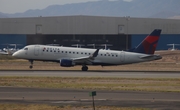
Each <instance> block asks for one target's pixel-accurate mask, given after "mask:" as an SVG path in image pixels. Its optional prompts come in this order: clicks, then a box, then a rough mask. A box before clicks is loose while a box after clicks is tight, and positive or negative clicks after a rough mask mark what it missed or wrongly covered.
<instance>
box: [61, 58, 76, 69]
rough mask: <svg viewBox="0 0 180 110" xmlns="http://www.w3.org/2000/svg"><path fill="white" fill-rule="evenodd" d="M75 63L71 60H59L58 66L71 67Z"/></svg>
mask: <svg viewBox="0 0 180 110" xmlns="http://www.w3.org/2000/svg"><path fill="white" fill-rule="evenodd" d="M74 65H75V63H74V62H73V61H72V60H71V59H62V60H60V66H62V67H72V66H74Z"/></svg>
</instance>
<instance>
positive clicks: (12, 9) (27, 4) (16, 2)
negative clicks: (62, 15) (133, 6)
mask: <svg viewBox="0 0 180 110" xmlns="http://www.w3.org/2000/svg"><path fill="white" fill-rule="evenodd" d="M88 1H100V0H0V12H3V13H17V12H24V11H26V10H28V9H43V8H46V7H47V6H49V5H55V4H58V5H63V4H68V3H79V2H88ZM109 1H116V0H109ZM124 1H132V0H124Z"/></svg>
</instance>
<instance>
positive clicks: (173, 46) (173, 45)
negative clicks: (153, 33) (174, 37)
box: [167, 44, 180, 51]
mask: <svg viewBox="0 0 180 110" xmlns="http://www.w3.org/2000/svg"><path fill="white" fill-rule="evenodd" d="M175 45H177V46H178V45H180V44H167V46H172V49H170V50H171V51H174V50H176V49H175Z"/></svg>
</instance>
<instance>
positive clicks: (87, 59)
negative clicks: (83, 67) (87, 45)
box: [72, 49, 99, 64]
mask: <svg viewBox="0 0 180 110" xmlns="http://www.w3.org/2000/svg"><path fill="white" fill-rule="evenodd" d="M98 52H99V49H97V50H96V51H95V52H94V53H93V54H92V55H90V56H85V57H78V58H72V60H73V61H74V62H75V63H88V64H89V63H90V64H91V63H92V60H94V58H95V57H97V55H98Z"/></svg>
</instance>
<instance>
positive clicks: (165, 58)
mask: <svg viewBox="0 0 180 110" xmlns="http://www.w3.org/2000/svg"><path fill="white" fill-rule="evenodd" d="M155 54H159V55H161V56H162V59H160V60H156V61H150V62H144V63H137V64H128V65H118V66H104V67H102V66H89V70H113V71H116V70H118V71H121V70H122V71H180V51H179V50H175V51H170V50H164V51H156V52H155ZM29 65H30V62H28V61H27V60H20V59H14V58H11V56H1V57H0V70H31V69H29ZM32 70H81V66H75V67H68V68H67V67H60V65H59V63H54V62H41V61H34V67H33V69H32Z"/></svg>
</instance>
